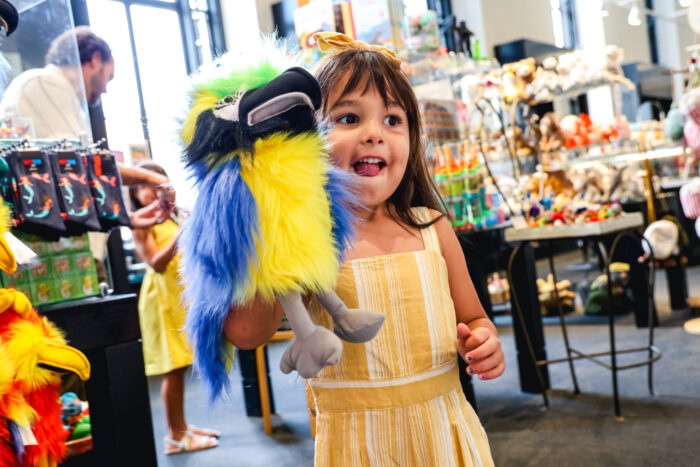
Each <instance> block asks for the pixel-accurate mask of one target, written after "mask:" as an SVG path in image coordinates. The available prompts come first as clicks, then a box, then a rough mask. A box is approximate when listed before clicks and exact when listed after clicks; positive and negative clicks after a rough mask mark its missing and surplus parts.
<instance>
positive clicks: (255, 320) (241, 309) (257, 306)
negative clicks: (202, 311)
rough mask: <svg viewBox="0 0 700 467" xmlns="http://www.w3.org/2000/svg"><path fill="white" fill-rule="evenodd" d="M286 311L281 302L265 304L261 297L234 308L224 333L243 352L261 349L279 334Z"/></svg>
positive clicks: (230, 311) (228, 317)
mask: <svg viewBox="0 0 700 467" xmlns="http://www.w3.org/2000/svg"><path fill="white" fill-rule="evenodd" d="M282 315H284V310H283V309H282V305H280V304H279V302H274V303H269V302H264V301H263V300H261V299H260V298H259V297H255V299H254V300H253V301H252V302H251V303H249V304H247V305H245V306H236V307H234V306H232V307H231V308H230V309H229V312H228V316H227V317H226V321H225V322H224V333H225V334H226V337H227V338H228V340H229V341H231V343H232V344H233V345H234V346H236V347H238V348H239V349H243V350H250V349H254V348H256V347H260V346H261V345H263V344H264V343H266V342H267V341H269V340H270V338H271V337H272V336H273V334H275V332H277V329H278V328H279V325H280V322H281V321H282Z"/></svg>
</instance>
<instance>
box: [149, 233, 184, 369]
mask: <svg viewBox="0 0 700 467" xmlns="http://www.w3.org/2000/svg"><path fill="white" fill-rule="evenodd" d="M150 231H151V233H152V234H153V237H154V238H155V242H156V247H157V248H158V250H162V249H163V248H165V247H167V246H168V245H169V244H170V242H172V241H173V238H175V235H176V234H177V231H178V226H177V224H176V223H175V222H173V221H172V220H170V219H168V220H166V221H165V222H163V223H162V224H158V225H154V226H153V227H151V228H150ZM179 266H180V254H176V255H175V257H173V259H171V260H170V262H169V263H168V266H167V267H166V268H165V271H163V272H162V273H157V272H155V271H154V270H153V269H152V268H150V267H147V268H146V274H145V276H144V278H143V283H142V284H141V295H140V296H139V322H140V324H141V338H142V340H143V360H144V362H145V364H146V374H147V375H149V376H150V375H161V374H164V373H168V372H169V371H172V370H175V369H177V368H182V367H185V366H188V365H191V364H192V350H191V349H190V346H189V344H188V342H187V335H186V333H185V331H184V328H185V317H186V313H185V309H184V307H183V303H182V300H181V294H182V286H181V285H180V281H179V279H178V270H179Z"/></svg>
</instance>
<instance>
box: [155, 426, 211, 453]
mask: <svg viewBox="0 0 700 467" xmlns="http://www.w3.org/2000/svg"><path fill="white" fill-rule="evenodd" d="M164 441H165V453H166V454H179V453H181V452H192V451H201V450H203V449H211V448H215V447H216V446H218V445H219V440H217V439H216V438H212V437H209V436H202V435H197V434H194V433H192V432H191V431H189V430H188V431H186V432H185V436H183V437H182V439H181V440H180V441H176V440H174V439H172V438H168V437H167V436H166V437H165V438H164Z"/></svg>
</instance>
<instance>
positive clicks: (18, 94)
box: [0, 26, 114, 139]
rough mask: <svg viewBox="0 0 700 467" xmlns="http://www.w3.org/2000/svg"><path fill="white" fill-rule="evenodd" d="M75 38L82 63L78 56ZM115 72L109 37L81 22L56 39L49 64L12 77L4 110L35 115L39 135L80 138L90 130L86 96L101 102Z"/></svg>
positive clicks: (0, 111)
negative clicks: (106, 40)
mask: <svg viewBox="0 0 700 467" xmlns="http://www.w3.org/2000/svg"><path fill="white" fill-rule="evenodd" d="M74 37H75V39H74ZM76 42H77V45H78V52H79V55H80V64H77V63H76V59H75V44H76ZM113 77H114V58H113V57H112V51H111V49H110V47H109V45H108V44H107V42H105V41H104V39H102V38H101V37H99V36H97V35H96V34H95V33H93V32H92V31H91V30H90V29H89V28H88V27H87V26H78V27H77V28H75V29H73V30H68V31H66V32H64V33H63V34H61V35H60V36H58V37H57V38H56V39H54V41H53V42H52V43H51V46H50V47H49V51H48V53H47V54H46V66H45V67H44V68H39V69H33V70H27V71H25V72H24V73H22V74H20V75H19V76H17V77H16V78H15V79H14V80H12V83H10V86H9V87H8V88H7V90H6V91H5V95H4V96H3V100H2V104H0V114H2V115H4V116H5V117H10V116H18V117H31V119H32V122H33V126H34V133H35V137H37V138H49V139H60V138H67V139H78V138H79V137H80V134H81V133H83V132H85V133H89V131H90V124H89V120H88V117H87V115H86V110H87V108H86V106H85V103H86V102H85V101H86V100H87V104H88V105H95V104H97V103H98V102H99V100H100V96H101V95H102V94H103V93H104V92H106V90H107V83H109V82H110V81H111V80H112V78H113ZM83 90H84V92H83Z"/></svg>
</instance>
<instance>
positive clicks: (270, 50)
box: [180, 44, 385, 401]
mask: <svg viewBox="0 0 700 467" xmlns="http://www.w3.org/2000/svg"><path fill="white" fill-rule="evenodd" d="M293 65H294V63H293V60H292V59H290V56H289V54H287V53H285V52H284V51H283V50H280V49H279V48H278V47H277V46H276V45H269V44H268V45H267V46H266V47H265V50H263V51H260V52H258V53H256V52H249V53H247V54H245V55H238V56H233V55H228V56H226V55H225V56H222V57H221V58H220V59H219V60H218V61H217V62H216V63H215V64H214V65H213V66H211V67H209V68H208V69H206V70H201V71H200V72H199V74H198V75H197V76H196V77H195V78H194V82H193V85H192V88H191V91H190V95H189V100H190V104H189V111H188V113H187V116H186V118H185V119H184V121H183V125H182V130H181V138H182V141H183V145H184V154H183V158H184V161H185V163H186V166H187V167H188V170H189V172H190V174H191V177H192V178H193V179H194V182H195V186H196V187H197V189H198V195H197V199H196V201H195V205H194V208H193V211H192V214H191V215H190V217H189V218H188V220H187V222H186V223H185V226H184V232H183V235H182V238H181V241H180V245H181V250H182V252H183V272H184V287H185V299H186V302H187V305H188V317H187V327H188V329H189V335H190V340H191V342H192V343H193V348H194V354H195V367H196V368H197V369H198V371H199V372H200V374H201V375H202V377H203V379H204V380H205V381H206V382H207V383H208V385H209V389H210V397H211V399H210V401H213V400H214V399H215V398H216V397H217V396H218V395H219V394H220V392H221V390H222V389H224V388H226V387H227V383H228V378H227V363H228V362H229V358H230V350H229V349H230V346H228V345H227V342H226V341H225V340H224V339H222V334H223V332H224V329H223V328H224V321H225V319H226V316H227V314H228V312H229V309H230V307H231V306H237V305H243V304H245V303H247V302H249V301H250V300H252V299H254V298H255V297H258V298H262V299H263V300H265V301H268V302H272V301H274V300H278V301H279V303H280V304H281V305H282V307H283V308H284V312H285V314H286V316H287V319H288V320H289V323H290V325H291V327H292V330H293V331H294V334H295V339H294V340H293V341H292V342H291V343H290V345H289V346H288V348H287V349H286V351H285V352H284V355H283V357H282V361H281V363H280V367H281V369H282V371H283V372H284V373H290V372H291V371H293V370H296V371H297V372H298V373H299V375H301V376H302V377H304V378H310V377H313V376H315V375H316V374H317V373H318V372H319V371H320V370H321V369H322V368H323V367H324V366H327V365H334V364H336V363H337V362H338V361H339V359H340V356H341V354H342V343H341V341H340V339H339V338H341V339H343V340H345V341H348V342H355V343H359V342H366V341H369V340H371V339H372V338H373V337H374V336H375V335H376V334H377V332H379V329H380V328H381V326H382V324H383V322H384V319H385V316H384V315H383V314H381V313H377V312H374V311H366V310H349V309H348V308H347V307H346V306H345V304H344V303H343V302H342V301H341V300H340V299H339V298H338V296H337V295H336V294H335V292H334V290H333V288H334V287H335V283H336V279H337V274H338V268H339V265H340V261H341V259H342V258H341V255H342V251H343V250H344V249H345V247H346V246H347V245H348V243H349V240H350V238H351V235H352V227H353V222H354V216H353V208H354V206H356V200H355V198H354V196H353V195H352V194H351V192H350V191H349V188H350V184H351V178H350V177H351V175H350V174H347V173H345V172H342V171H340V170H339V169H337V168H334V167H333V166H332V165H331V162H330V160H329V156H328V153H327V147H326V142H325V141H324V138H323V135H322V133H321V132H320V131H319V130H318V128H317V125H316V122H315V111H316V110H317V109H318V108H319V107H320V105H321V89H320V87H319V84H318V82H317V81H316V79H315V78H314V77H313V76H312V75H311V74H310V73H309V72H307V71H306V70H305V69H303V68H300V67H295V66H293ZM304 293H312V294H313V295H314V296H315V298H316V299H317V300H318V301H319V302H320V303H321V304H322V305H323V306H324V307H325V308H326V310H328V312H329V314H330V315H331V317H332V318H333V321H334V326H335V327H334V330H333V331H334V332H331V331H329V330H328V329H326V328H323V327H321V326H315V325H314V324H313V322H312V321H311V318H310V316H309V314H308V312H307V310H306V308H305V306H304V304H303V302H302V294H304Z"/></svg>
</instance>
